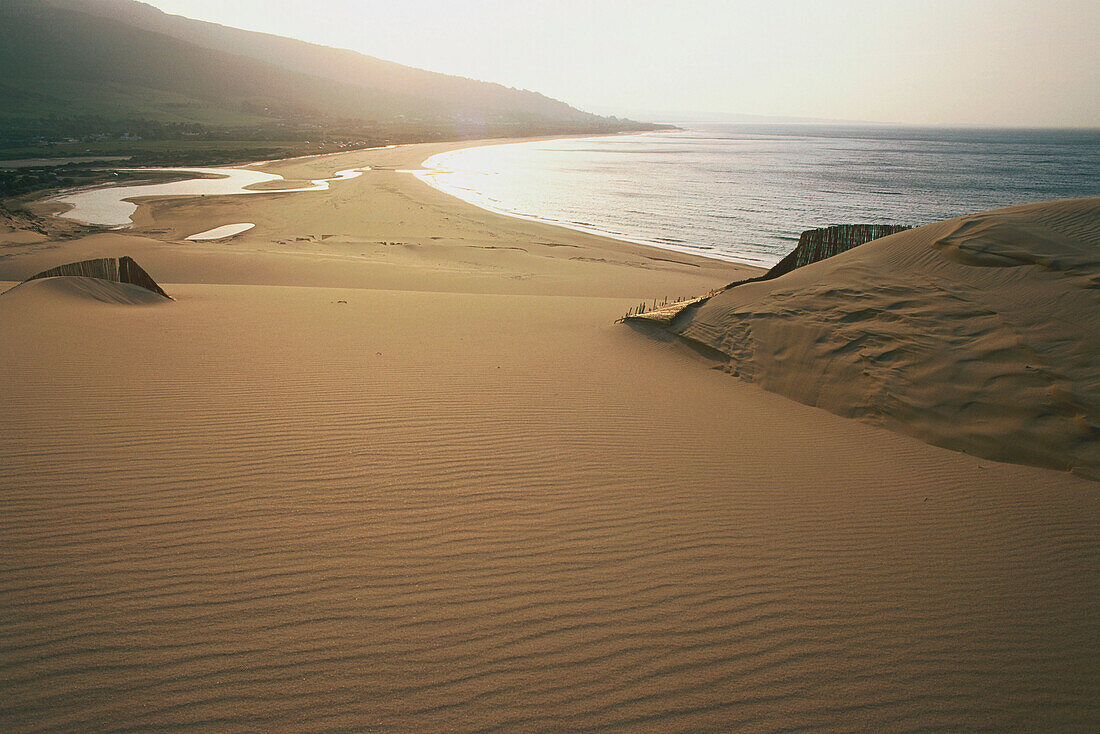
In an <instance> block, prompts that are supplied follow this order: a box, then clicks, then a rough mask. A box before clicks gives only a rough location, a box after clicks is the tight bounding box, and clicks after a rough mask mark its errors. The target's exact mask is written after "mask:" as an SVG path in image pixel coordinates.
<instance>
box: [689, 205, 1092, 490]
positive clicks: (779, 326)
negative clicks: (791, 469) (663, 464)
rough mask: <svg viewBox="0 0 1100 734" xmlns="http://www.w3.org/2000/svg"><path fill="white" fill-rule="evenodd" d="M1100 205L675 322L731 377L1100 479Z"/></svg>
mask: <svg viewBox="0 0 1100 734" xmlns="http://www.w3.org/2000/svg"><path fill="white" fill-rule="evenodd" d="M1098 284H1100V198H1092V199H1080V200H1072V201H1060V202H1050V203H1043V204H1033V205H1026V206H1020V207H1012V208H1009V209H1001V210H997V211H993V212H985V213H982V214H976V215H973V216H969V217H962V218H959V219H954V220H948V221H945V222H938V223H935V224H930V225H927V226H924V227H920V228H918V229H915V230H910V231H907V232H902V233H899V234H894V235H891V236H889V237H884V238H882V239H879V240H875V241H873V242H870V243H868V244H866V245H864V246H862V247H859V248H856V249H854V250H850V251H849V252H846V253H843V254H840V255H837V256H835V257H833V258H830V259H828V260H824V261H821V262H818V263H815V264H812V265H808V266H806V267H804V268H800V269H798V270H796V271H794V272H792V273H789V274H787V275H785V276H783V277H781V278H779V279H776V280H772V281H768V282H761V283H748V284H745V285H742V286H738V287H734V288H730V289H728V290H726V291H724V292H722V293H720V294H718V295H716V296H714V297H712V298H710V299H709V300H707V301H706V302H704V303H702V304H701V305H700V306H698V307H697V308H693V309H687V310H686V311H685V312H684V313H682V314H681V315H680V316H679V317H677V318H676V319H675V320H674V321H673V322H672V324H671V327H670V328H671V329H672V330H673V331H675V332H676V333H679V334H680V335H682V336H684V337H687V338H689V339H691V340H694V341H696V342H700V343H702V344H705V345H706V346H708V347H711V348H713V349H717V350H718V351H720V352H722V353H723V354H725V355H727V356H728V357H729V358H730V363H729V370H730V371H731V372H733V373H734V374H737V375H739V376H741V377H743V378H746V379H749V380H752V381H754V382H757V383H759V384H760V385H762V386H763V387H765V388H767V389H769V390H773V391H775V392H779V393H782V394H784V395H787V396H789V397H792V398H794V399H796V400H799V401H801V402H804V403H807V404H810V405H815V406H819V407H822V408H825V409H827V410H829V411H832V412H834V413H838V414H840V415H844V416H848V417H853V418H860V419H863V420H867V421H870V422H873V423H878V424H882V425H885V426H887V427H889V428H892V429H894V430H898V431H900V432H903V433H907V434H910V435H913V436H916V437H918V438H921V439H922V440H925V441H927V442H929V443H932V444H935V445H938V446H944V447H947V448H951V449H955V450H958V451H964V452H968V453H973V454H977V455H980V456H984V457H987V458H992V459H997V460H1000V461H1009V462H1015V463H1024V464H1032V465H1037V466H1045V467H1051V468H1057V469H1063V470H1073V471H1076V472H1077V473H1080V474H1083V475H1085V476H1088V477H1090V478H1093V479H1097V478H1100V378H1098V375H1100V298H1098V292H1097V290H1096V288H1097V286H1098Z"/></svg>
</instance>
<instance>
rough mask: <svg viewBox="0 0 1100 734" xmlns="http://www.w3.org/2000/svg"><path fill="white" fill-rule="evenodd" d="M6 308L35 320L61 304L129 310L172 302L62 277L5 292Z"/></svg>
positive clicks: (133, 289)
mask: <svg viewBox="0 0 1100 734" xmlns="http://www.w3.org/2000/svg"><path fill="white" fill-rule="evenodd" d="M2 297H4V298H5V300H4V308H5V309H10V312H11V313H15V312H17V311H23V312H25V313H26V314H28V315H29V316H31V318H33V315H32V314H33V313H34V312H35V311H36V310H37V309H40V308H48V307H52V306H53V305H55V304H56V303H58V302H61V303H72V302H74V301H75V302H81V301H83V302H99V303H112V304H124V305H129V306H137V305H148V304H156V303H167V302H169V299H168V298H165V297H164V296H162V295H160V294H159V293H153V292H152V291H150V290H146V289H145V288H142V287H140V286H136V285H132V284H130V283H114V282H111V281H109V280H101V279H99V278H81V277H74V276H62V277H55V278H44V279H40V280H32V281H28V282H26V283H22V284H20V285H18V286H16V287H14V288H11V289H10V290H7V291H4V292H3V294H2Z"/></svg>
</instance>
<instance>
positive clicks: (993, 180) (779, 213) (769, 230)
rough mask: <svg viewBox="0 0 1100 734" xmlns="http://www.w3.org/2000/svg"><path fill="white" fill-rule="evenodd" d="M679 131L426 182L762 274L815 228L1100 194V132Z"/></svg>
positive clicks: (474, 165) (560, 146)
mask: <svg viewBox="0 0 1100 734" xmlns="http://www.w3.org/2000/svg"><path fill="white" fill-rule="evenodd" d="M681 127H682V128H683V129H681V130H670V131H660V132H652V133H645V134H641V135H623V136H614V137H598V138H586V139H560V140H550V141H539V142H526V143H509V144H503V145H493V146H484V147H476V148H467V149H463V150H457V151H452V152H449V153H443V154H440V155H437V156H434V157H433V158H431V159H429V160H428V161H426V162H425V166H424V168H425V170H423V171H419V172H417V175H418V176H419V177H420V178H421V179H422V180H424V181H426V182H427V183H429V184H431V185H433V186H436V187H437V188H440V189H442V190H444V191H446V192H448V193H451V194H454V195H456V196H458V197H460V198H462V199H465V200H466V201H469V202H471V203H473V204H477V205H478V206H482V207H485V208H488V209H492V210H495V211H500V212H504V213H507V214H512V215H515V216H522V217H529V218H533V219H539V220H545V221H549V222H555V223H558V224H563V225H566V226H569V227H573V228H577V229H584V230H588V231H594V232H599V233H604V234H609V235H612V236H615V237H619V238H622V239H628V240H632V241H635V242H641V243H645V244H650V245H656V246H658V247H664V248H667V249H672V250H680V251H687V252H694V253H697V254H700V255H706V256H709V257H716V258H720V259H725V260H731V261H735V262H743V263H749V264H753V265H765V266H767V265H772V264H774V263H776V262H778V261H779V260H780V259H781V258H782V257H783V256H784V255H785V254H787V253H788V252H790V251H791V250H792V249H793V248H794V246H795V244H796V243H797V241H798V236H799V234H800V233H801V232H802V231H803V230H806V229H811V228H815V227H825V226H828V225H831V224H859V223H867V224H907V225H914V226H916V225H921V224H927V223H929V222H934V221H938V220H941V219H948V218H951V217H956V216H961V215H964V214H972V213H974V212H979V211H984V210H987V209H995V208H999V207H1004V206H1012V205H1015V204H1026V203H1029V202H1035V201H1047V200H1052V199H1068V198H1077V197H1083V196H1096V195H1100V130H1003V129H947V128H913V127H886V126H854V125H845V126H839V125H760V124H752V125H749V124H710V125H703V124H692V125H687V124H683V125H681Z"/></svg>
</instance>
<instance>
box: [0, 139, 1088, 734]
mask: <svg viewBox="0 0 1100 734" xmlns="http://www.w3.org/2000/svg"><path fill="white" fill-rule="evenodd" d="M439 149H440V146H436V147H431V146H427V147H425V148H413V149H395V150H390V151H385V152H376V153H361V154H354V155H347V156H336V157H333V158H325V159H317V160H313V161H307V162H300V163H294V164H287V167H286V168H285V169H281V170H279V173H280V174H285V175H286V176H287V177H288V178H289V177H291V176H293V177H294V178H297V179H315V178H321V177H323V176H324V175H325V174H326V173H328V174H331V171H335V170H342V169H347V168H350V167H353V166H354V167H362V166H365V165H371V166H377V167H378V168H377V169H372V170H371V171H369V172H367V173H364V175H363V176H361V177H359V178H358V179H356V180H353V181H347V182H343V183H342V184H340V185H337V186H333V187H332V188H331V190H330V191H328V192H323V193H320V194H317V196H318V199H316V200H314V201H310V202H306V201H303V199H302V198H301V197H299V198H295V195H279V194H275V195H272V197H255V196H250V197H247V198H245V199H242V198H236V199H235V198H234V197H218V198H217V199H207V200H178V201H172V200H158V201H155V202H151V203H149V204H148V205H143V206H142V207H141V208H140V209H139V211H138V213H137V215H136V217H135V225H134V228H133V231H132V232H131V233H128V234H106V235H103V234H101V235H96V236H92V237H84V238H77V239H73V240H66V241H64V242H50V241H45V242H42V243H39V244H30V245H21V247H22V248H24V249H21V250H20V251H19V254H18V255H17V256H15V257H11V258H7V259H5V260H2V261H0V278H3V279H5V280H7V281H17V280H20V279H22V278H23V277H26V275H24V271H29V272H27V273H26V274H27V275H29V274H30V273H31V272H36V270H39V269H42V268H41V266H42V265H43V263H44V262H48V261H53V260H56V259H58V258H59V257H64V258H67V259H71V260H75V259H80V257H81V256H85V255H88V256H91V254H92V253H101V254H102V255H103V256H111V255H115V254H130V255H132V256H133V257H135V259H137V261H138V262H139V263H140V264H141V265H142V266H143V267H145V268H146V269H147V270H148V271H149V272H150V274H151V275H152V276H153V277H154V278H156V279H157V280H158V282H160V283H161V284H162V285H163V286H164V288H165V290H167V291H168V293H169V294H170V295H171V296H172V297H173V298H175V299H176V300H175V301H174V302H162V303H157V304H153V303H142V304H139V305H131V304H129V303H119V302H104V300H103V299H97V298H93V297H90V296H89V293H90V292H91V291H90V289H79V288H70V287H67V286H66V287H64V288H62V287H56V286H55V285H52V284H51V281H49V280H43V281H35V282H33V283H28V284H26V285H24V286H20V287H19V288H17V289H15V290H13V291H10V292H8V293H6V294H4V295H0V343H3V344H4V345H5V348H4V353H3V357H2V359H0V405H2V406H3V409H2V410H0V437H2V439H3V440H0V506H2V507H3V512H2V513H0V537H2V538H3V542H2V543H0V691H2V694H3V695H2V696H0V725H2V727H0V728H3V729H5V730H7V731H42V730H48V731H74V730H75V731H81V730H85V731H86V730H121V731H127V730H131V731H145V730H167V729H183V730H188V731H257V730H260V731H268V730H293V731H333V730H348V731H363V730H375V731H394V732H398V731H499V732H530V731H546V732H557V731H570V730H612V731H639V732H641V731H699V730H710V731H776V730H783V731H811V730H847V731H851V730H859V731H918V730H919V731H927V730H945V731H958V730H977V729H992V730H1016V731H1020V730H1043V731H1090V730H1094V729H1095V728H1096V725H1097V723H1098V722H1100V706H1098V703H1097V702H1098V698H1097V696H1096V691H1097V690H1100V668H1098V666H1097V663H1096V660H1097V659H1100V643H1098V640H1100V635H1098V634H1097V632H1098V627H1097V622H1096V620H1097V619H1100V614H1098V613H1097V612H1098V611H1100V608H1098V607H1100V603H1098V602H1100V600H1098V595H1097V591H1096V590H1097V588H1100V584H1098V583H1097V582H1098V581H1100V579H1098V578H1097V569H1098V568H1100V541H1098V540H1097V538H1098V536H1097V533H1096V529H1097V520H1098V518H1100V505H1098V504H1097V502H1096V484H1095V483H1093V482H1089V481H1087V480H1084V479H1081V478H1079V477H1075V476H1072V475H1070V474H1068V473H1064V472H1057V471H1052V470H1044V469H1037V468H1030V467H1024V466H1017V465H1011V464H1001V463H997V462H993V461H988V460H982V459H977V458H974V457H971V456H967V455H965V454H962V453H955V452H951V451H948V450H946V449H941V448H936V447H932V446H929V445H927V444H925V443H922V442H920V441H918V440H916V439H913V438H910V437H907V436H902V435H899V434H897V433H892V432H888V431H885V430H881V429H878V428H874V427H871V426H867V425H864V424H861V423H858V422H855V421H850V420H847V419H845V418H842V417H839V416H836V415H833V414H831V413H827V412H825V411H822V410H819V409H816V408H812V407H809V406H805V405H802V404H799V403H796V402H793V401H791V400H788V399H786V398H784V397H781V396H779V395H776V394H773V393H769V392H765V391H763V390H761V389H759V388H758V387H756V386H754V385H751V384H745V383H743V382H741V381H739V380H736V379H734V378H732V377H731V376H730V375H728V374H725V373H723V372H722V371H720V370H716V369H713V367H714V366H715V363H714V362H712V361H710V360H709V359H708V358H707V357H704V356H702V355H700V354H696V353H694V352H691V351H688V350H686V349H684V348H683V347H682V346H680V345H679V344H676V343H673V342H661V341H655V340H653V339H652V338H651V337H649V336H647V335H643V334H639V333H636V332H634V331H633V330H631V329H630V328H629V327H626V326H624V325H617V324H615V323H613V322H614V319H615V318H617V317H618V316H620V315H622V314H623V313H624V312H625V311H626V309H627V308H628V307H630V306H631V305H634V304H636V303H637V302H638V301H639V300H640V299H641V298H643V297H650V298H652V297H656V296H665V295H677V294H688V293H693V292H695V293H698V292H705V291H706V290H709V289H710V288H712V287H714V286H716V285H719V284H721V283H724V282H729V281H730V280H733V279H734V278H735V277H737V276H739V275H744V273H743V272H742V273H739V272H737V271H736V269H735V268H734V267H733V266H730V265H728V264H723V263H714V262H706V261H702V260H696V259H693V258H688V257H686V256H684V257H682V258H679V259H677V260H675V261H669V260H668V259H667V258H668V256H669V253H667V252H666V253H659V255H660V258H662V259H654V258H653V257H652V255H653V253H652V252H651V251H647V250H644V249H642V248H634V247H632V246H628V245H622V244H618V243H614V242H611V241H607V240H601V239H599V238H595V237H591V236H589V235H584V234H580V233H572V232H566V231H564V230H557V229H554V228H553V227H548V226H546V225H540V224H537V223H526V222H517V221H514V220H508V219H505V218H503V217H497V216H496V215H492V214H490V213H488V212H483V211H480V210H475V209H472V208H470V207H468V206H467V205H465V204H462V203H460V202H457V201H455V200H453V199H450V198H448V197H446V196H444V195H443V194H440V193H439V192H437V191H434V190H433V189H430V188H428V187H426V186H424V185H423V184H421V183H419V182H417V181H416V180H415V179H414V178H413V177H412V176H410V175H408V174H401V173H398V172H397V170H396V169H397V168H403V169H408V168H414V167H416V166H417V164H418V163H419V162H420V160H422V159H423V158H425V157H427V155H429V154H430V153H432V152H435V151H438V150H439ZM387 166H389V167H391V168H390V169H387V168H386V167H387ZM325 167H328V169H329V170H328V171H326V170H324V169H325ZM368 202H369V207H368V206H367V203H368ZM209 221H223V222H224V221H250V222H255V223H256V227H255V228H254V229H252V230H250V231H248V232H245V233H243V234H241V235H239V236H238V237H236V238H233V239H232V240H230V241H228V242H219V243H216V244H204V243H201V242H188V243H181V244H176V243H179V241H180V240H182V237H183V236H185V234H183V233H190V232H195V231H199V230H201V229H202V223H203V222H209ZM326 235H327V237H326ZM666 290H667V291H668V293H665V292H662V291H666Z"/></svg>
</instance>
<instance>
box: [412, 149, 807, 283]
mask: <svg viewBox="0 0 1100 734" xmlns="http://www.w3.org/2000/svg"><path fill="white" fill-rule="evenodd" d="M652 132H655V131H642V132H636V133H622V134H620V135H587V136H584V137H577V138H573V137H570V136H565V137H561V138H535V139H531V140H515V141H511V142H503V143H492V144H490V145H484V146H480V145H471V146H463V147H461V148H455V149H453V150H447V151H442V152H441V153H436V154H434V155H432V156H431V157H429V158H426V159H425V160H423V161H421V163H420V169H422V170H408V171H405V172H406V173H409V174H411V175H412V176H414V177H415V178H417V179H418V180H419V181H421V182H422V183H424V184H426V185H428V186H431V187H432V188H433V189H436V190H437V191H441V192H443V193H444V194H447V195H449V196H453V197H454V198H456V199H459V200H460V201H464V202H466V203H467V204H469V205H471V206H475V207H477V208H478V209H483V210H485V211H487V212H491V213H493V214H499V215H502V216H506V217H512V218H514V219H520V220H523V221H528V222H538V223H540V224H550V225H554V226H557V227H563V228H565V229H571V230H573V231H575V232H583V233H585V234H593V235H598V236H601V237H608V238H610V239H615V240H619V241H621V242H629V243H631V244H634V245H642V246H644V247H652V248H654V249H657V250H664V251H666V252H675V253H678V254H681V255H695V256H698V257H703V258H706V259H708V260H717V261H719V262H726V263H732V264H735V265H743V266H746V267H750V268H757V269H759V270H762V271H766V270H767V269H768V268H769V267H770V265H768V264H766V263H760V262H752V261H748V260H746V259H744V258H743V257H742V258H738V257H737V256H734V255H730V256H723V255H722V254H721V253H720V251H718V250H715V249H713V248H707V249H704V248H703V247H698V248H695V247H691V246H690V245H683V246H679V245H673V244H669V243H658V242H653V241H652V240H646V239H642V238H634V237H631V236H629V235H627V234H624V233H622V232H612V231H610V230H606V229H601V228H599V227H597V226H594V225H584V224H579V223H577V222H564V221H561V220H557V219H550V218H547V217H540V216H538V215H535V214H522V213H520V212H515V211H511V210H508V209H504V208H502V207H494V206H492V205H490V204H487V203H484V202H480V201H472V200H470V199H468V198H466V197H464V196H462V195H460V194H458V193H456V191H455V190H454V189H453V188H450V187H446V186H442V185H438V184H436V183H433V182H432V181H430V180H427V179H426V178H425V176H426V175H428V174H430V173H432V171H438V170H439V169H432V168H426V167H425V164H426V163H428V162H429V161H430V160H431V159H432V158H434V157H436V156H438V155H445V154H447V153H454V152H458V151H462V150H471V149H474V148H479V147H495V146H498V145H499V146H504V145H521V144H528V143H537V142H540V141H541V140H562V139H564V140H571V139H572V140H594V139H598V138H605V137H620V136H621V135H627V134H629V135H648V134H650V133H652ZM796 243H797V240H796Z"/></svg>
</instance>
